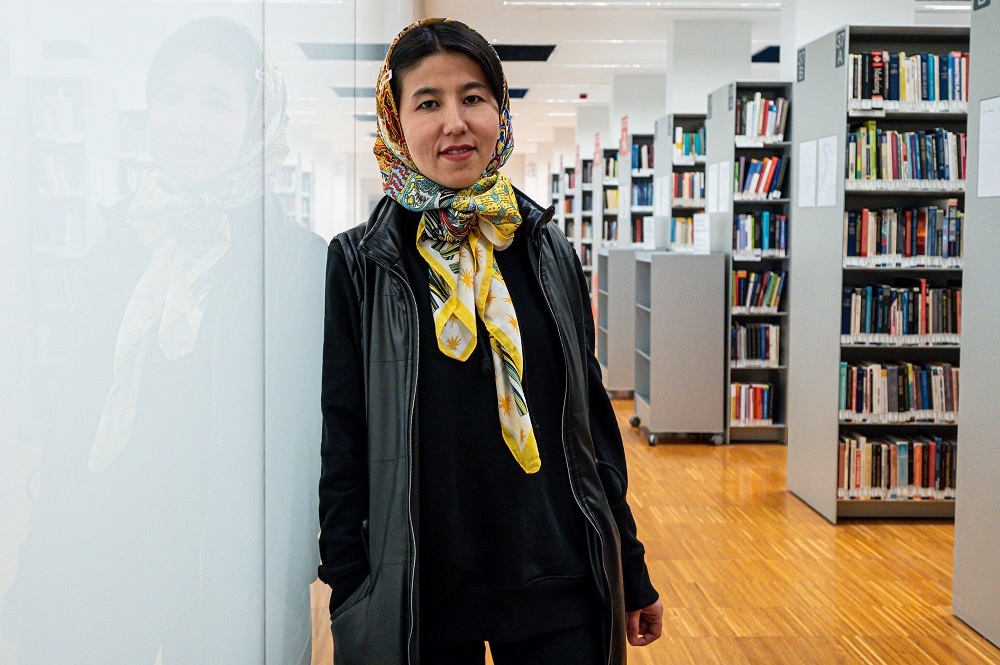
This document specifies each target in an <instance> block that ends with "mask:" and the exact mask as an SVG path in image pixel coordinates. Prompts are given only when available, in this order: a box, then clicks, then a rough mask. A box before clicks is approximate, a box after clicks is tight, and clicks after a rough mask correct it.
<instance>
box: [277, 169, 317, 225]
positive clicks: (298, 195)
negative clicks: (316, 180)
mask: <svg viewBox="0 0 1000 665" xmlns="http://www.w3.org/2000/svg"><path fill="white" fill-rule="evenodd" d="M274 191H275V193H276V194H277V195H278V198H280V199H281V204H282V206H284V208H285V212H286V213H287V214H288V215H289V216H290V217H291V218H292V219H294V220H295V221H296V222H298V223H299V224H301V225H302V226H304V227H306V228H307V229H310V230H312V229H313V173H312V169H311V168H310V167H308V165H307V164H306V163H305V162H304V160H303V159H302V157H301V156H299V157H297V158H296V159H295V160H294V161H290V162H287V163H285V164H284V165H282V167H281V171H280V172H279V173H278V182H277V183H276V184H275V189H274Z"/></svg>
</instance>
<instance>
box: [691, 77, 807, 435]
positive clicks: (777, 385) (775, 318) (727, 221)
mask: <svg viewBox="0 0 1000 665" xmlns="http://www.w3.org/2000/svg"><path fill="white" fill-rule="evenodd" d="M756 92H760V93H762V94H763V96H764V97H765V98H768V99H774V98H777V97H784V98H785V99H786V100H789V101H790V102H791V101H792V86H791V83H789V82H784V81H747V82H742V81H736V82H733V83H729V84H728V85H725V86H722V87H721V88H719V89H717V90H715V91H714V92H712V93H711V94H710V95H709V109H710V112H709V113H708V114H707V118H706V120H705V128H706V135H707V138H708V140H707V144H708V145H707V148H708V149H707V163H708V166H707V167H706V170H707V171H712V170H716V173H717V177H718V180H717V183H718V188H720V189H721V191H720V193H719V198H718V200H719V201H721V202H722V205H721V207H720V209H718V210H715V211H714V212H710V227H709V228H710V245H711V248H712V251H713V252H720V253H724V254H725V255H726V260H727V269H726V274H727V276H728V279H726V293H727V297H726V303H727V306H726V308H725V331H726V333H725V334H726V340H727V343H726V349H727V356H726V357H727V362H726V366H725V384H726V388H727V390H726V396H727V397H726V404H727V408H726V441H727V442H740V441H768V442H780V443H784V442H786V441H787V435H786V422H787V415H788V407H787V404H786V396H787V394H788V373H789V369H790V366H791V362H790V360H789V354H788V345H787V339H788V331H789V325H788V320H789V316H788V314H789V307H788V302H789V293H790V291H791V289H790V287H791V279H790V278H791V274H792V270H790V269H789V260H788V255H787V254H786V255H785V256H770V257H769V256H757V257H740V256H734V252H733V225H734V222H733V219H734V216H735V215H738V214H743V213H755V214H760V213H762V212H763V211H765V210H768V211H770V212H771V213H772V214H783V215H786V216H787V217H788V219H789V231H788V233H789V235H792V233H791V226H792V223H791V219H792V217H793V215H792V214H790V213H791V201H790V199H789V198H788V196H789V186H788V183H789V182H790V181H791V177H790V175H789V174H787V173H786V175H785V178H784V187H783V191H782V192H781V196H776V197H774V198H765V199H756V198H753V199H750V198H745V197H742V196H741V195H740V193H738V192H736V191H735V187H734V184H733V181H734V173H733V170H734V165H735V164H738V162H739V158H740V156H744V157H746V158H747V162H749V160H750V159H751V158H756V159H761V158H763V157H774V156H777V157H781V158H782V159H784V160H788V161H789V162H790V163H789V165H788V167H786V170H787V171H790V170H791V167H792V166H793V165H794V159H789V158H790V157H791V144H790V143H789V141H788V140H787V139H788V135H789V133H790V128H791V117H793V116H794V114H795V103H794V102H792V104H791V106H790V110H789V118H788V120H787V121H786V125H785V136H784V137H782V138H781V140H766V141H765V140H747V139H746V138H745V137H741V136H737V134H736V117H737V116H736V114H737V100H738V99H740V98H741V97H742V96H744V95H749V96H750V97H752V96H753V94H754V93H756ZM706 189H709V188H706ZM707 194H708V196H710V197H711V196H714V195H715V192H714V191H707ZM708 209H709V210H712V209H713V208H711V207H709V208H708ZM739 270H748V271H756V272H767V271H773V272H779V271H782V270H784V271H786V276H785V280H784V281H785V284H784V287H783V294H782V296H781V301H780V304H779V307H778V310H777V311H768V312H759V311H743V310H739V309H735V308H733V307H731V306H730V303H732V302H733V299H732V281H733V279H732V276H733V274H734V272H735V271H739ZM734 322H739V323H742V324H744V325H746V324H750V323H767V324H773V325H775V326H777V327H778V329H779V338H780V343H779V358H778V362H777V363H776V364H775V365H773V366H769V367H740V366H735V365H734V364H733V363H730V362H728V359H729V347H730V345H729V339H730V335H731V331H732V329H733V325H734ZM733 382H738V383H742V384H747V383H750V384H768V385H770V386H771V392H770V394H771V400H772V418H771V422H770V423H762V422H752V423H748V422H740V421H735V422H734V420H733V418H732V417H731V415H732V410H733V405H732V404H730V402H731V397H730V392H729V387H730V386H731V385H732V384H733Z"/></svg>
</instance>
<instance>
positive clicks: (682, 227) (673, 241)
mask: <svg viewBox="0 0 1000 665" xmlns="http://www.w3.org/2000/svg"><path fill="white" fill-rule="evenodd" d="M691 245H694V217H671V218H670V246H671V247H678V246H679V247H688V246H691Z"/></svg>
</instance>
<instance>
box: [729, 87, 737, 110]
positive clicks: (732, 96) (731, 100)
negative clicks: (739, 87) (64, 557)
mask: <svg viewBox="0 0 1000 665" xmlns="http://www.w3.org/2000/svg"><path fill="white" fill-rule="evenodd" d="M735 103H736V84H735V83H730V84H729V110H730V111H732V110H733V105H734V104H735Z"/></svg>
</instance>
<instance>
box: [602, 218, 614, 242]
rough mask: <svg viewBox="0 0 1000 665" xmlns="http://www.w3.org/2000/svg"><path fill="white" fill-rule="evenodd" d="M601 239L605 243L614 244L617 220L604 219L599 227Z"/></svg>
mask: <svg viewBox="0 0 1000 665" xmlns="http://www.w3.org/2000/svg"><path fill="white" fill-rule="evenodd" d="M601 233H602V235H601V238H602V239H603V240H604V241H605V242H614V241H616V240H618V220H617V219H614V218H611V219H605V220H604V223H603V224H602V225H601Z"/></svg>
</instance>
